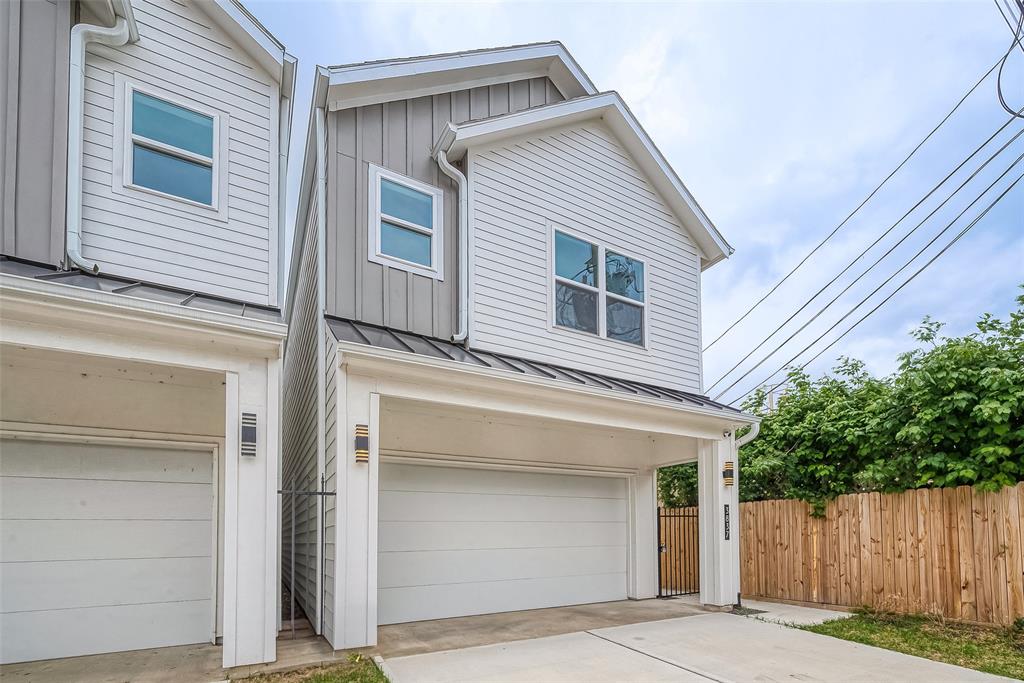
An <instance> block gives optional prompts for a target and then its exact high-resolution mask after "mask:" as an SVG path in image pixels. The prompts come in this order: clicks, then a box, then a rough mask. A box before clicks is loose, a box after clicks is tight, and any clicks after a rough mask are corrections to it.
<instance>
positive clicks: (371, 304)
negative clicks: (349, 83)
mask: <svg viewBox="0 0 1024 683" xmlns="http://www.w3.org/2000/svg"><path fill="white" fill-rule="evenodd" d="M562 99H564V98H563V97H562V95H561V94H560V93H559V92H558V90H557V89H556V88H555V87H554V85H553V84H552V83H551V82H550V80H548V79H547V78H534V79H527V80H521V81H515V82H512V83H505V84H500V85H492V86H488V87H480V88H473V89H472V90H459V91H456V92H453V93H444V94H440V95H433V96H427V97H419V98H415V99H410V100H398V101H395V102H387V103H384V104H377V105H372V106H365V107H357V108H353V109H344V110H341V111H335V112H332V113H331V114H330V120H329V122H328V128H329V134H328V145H327V146H328V178H329V179H330V180H329V182H328V210H327V221H328V229H327V273H326V274H327V312H328V313H329V314H333V315H336V316H340V317H343V318H349V319H356V320H362V321H365V322H368V323H373V324H377V325H385V326H387V327H392V328H396V329H400V330H410V331H413V332H417V333H420V334H426V335H430V336H434V337H441V338H447V337H450V336H451V335H452V333H453V332H454V326H455V321H456V317H457V298H458V290H457V277H456V274H457V272H458V268H457V263H456V254H457V249H458V240H457V234H456V221H457V211H456V209H457V206H456V205H457V201H458V199H457V195H456V192H455V185H454V183H453V182H452V181H451V180H450V179H449V178H448V177H447V176H445V175H444V174H443V173H441V171H440V169H439V168H438V165H437V163H436V162H435V161H434V160H433V159H432V158H431V157H430V150H431V147H432V146H433V143H434V141H435V140H436V139H437V136H438V135H439V133H440V132H441V130H442V129H443V127H444V126H445V125H446V124H447V123H448V122H449V121H453V122H455V123H461V122H464V121H468V120H473V119H481V118H487V117H489V116H496V115H498V114H505V113H508V112H510V111H519V110H522V109H527V108H530V107H536V106H540V105H543V104H549V103H552V102H559V101H561V100H562ZM371 163H373V164H377V165H380V166H383V167H384V168H387V169H390V170H392V171H396V172H398V173H402V174H404V175H407V176H410V177H412V178H414V179H415V180H419V181H421V182H424V183H427V184H429V185H433V186H435V187H440V188H442V189H443V190H444V227H443V230H444V235H443V246H444V257H443V261H444V280H443V281H439V280H435V279H432V278H430V277H426V276H422V275H413V274H410V273H407V272H405V271H403V270H398V269H395V268H391V267H388V266H384V265H381V264H378V263H372V262H370V261H369V259H368V258H367V239H368V230H367V226H368V224H369V219H368V217H367V212H368V195H369V189H368V182H369V164H371Z"/></svg>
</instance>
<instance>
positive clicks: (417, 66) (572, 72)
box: [329, 42, 597, 111]
mask: <svg viewBox="0 0 1024 683" xmlns="http://www.w3.org/2000/svg"><path fill="white" fill-rule="evenodd" d="M329 70H330V74H331V76H330V86H331V89H330V102H329V108H330V109H331V110H332V111H336V110H338V109H348V108H351V107H360V106H367V105H370V104H378V103H380V102H388V101H392V100H396V99H409V98H413V97H423V96H427V95H436V94H438V93H444V92H450V91H452V90H455V89H459V90H462V89H467V88H475V87H482V86H487V85H495V84H498V83H507V82H510V81H515V80H520V79H525V78H538V77H543V76H546V77H548V78H550V79H551V81H552V83H554V84H555V87H557V88H558V90H559V91H560V92H561V93H562V95H563V97H565V98H566V99H572V98H575V97H580V96H584V95H592V94H594V93H596V92H597V89H596V88H595V87H594V84H593V83H592V82H591V80H590V78H589V77H588V76H587V75H586V74H585V73H584V72H583V70H582V69H581V68H580V66H579V64H577V62H576V60H575V59H573V58H572V55H570V54H569V52H568V51H567V50H566V49H565V46H563V45H562V44H561V43H557V42H555V43H543V44H540V45H526V46H521V47H509V48H495V49H493V50H479V51H473V52H459V53H453V54H448V55H436V56H430V57H417V58H412V59H396V60H390V61H383V62H368V63H365V64H354V65H351V66H337V67H330V69H329Z"/></svg>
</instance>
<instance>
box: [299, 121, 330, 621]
mask: <svg viewBox="0 0 1024 683" xmlns="http://www.w3.org/2000/svg"><path fill="white" fill-rule="evenodd" d="M315 117H316V267H317V277H316V375H317V376H316V389H317V391H316V394H317V397H316V398H317V400H316V415H317V420H316V426H317V428H316V444H317V454H316V463H317V468H316V469H317V478H318V479H317V481H315V482H313V486H314V488H316V489H317V490H320V482H321V481H322V478H323V477H324V476H325V475H326V473H327V464H326V453H325V451H326V448H327V425H326V417H327V416H326V414H325V413H326V412H327V405H326V404H327V386H326V384H327V381H326V374H327V373H326V370H327V359H326V358H324V355H325V353H326V350H327V339H326V335H327V326H326V322H325V320H324V313H325V312H326V309H327V233H326V231H327V114H326V112H325V111H324V108H323V107H317V108H316V112H315ZM316 501H317V505H316V513H317V520H322V519H323V518H324V497H323V496H317V497H316ZM323 533H324V529H323V524H321V523H320V522H319V521H318V522H317V531H316V535H317V539H316V541H317V542H316V563H317V566H316V569H317V571H316V625H315V626H314V628H313V630H314V632H315V633H316V634H317V635H323V631H324V629H323V625H324V624H323V617H324V605H323V602H324V601H323V597H324V589H323V580H324V573H323V571H321V569H322V568H323V560H324V558H323V548H324V543H323ZM292 581H293V582H294V579H292Z"/></svg>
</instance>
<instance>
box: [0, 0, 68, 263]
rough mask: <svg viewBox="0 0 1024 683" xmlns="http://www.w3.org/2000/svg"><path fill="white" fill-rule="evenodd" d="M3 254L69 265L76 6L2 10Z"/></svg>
mask: <svg viewBox="0 0 1024 683" xmlns="http://www.w3.org/2000/svg"><path fill="white" fill-rule="evenodd" d="M0 27H2V28H0V35H2V40H0V248H2V250H3V253H4V254H6V255H8V256H16V257H19V258H24V259H28V260H31V261H38V262H41V263H49V264H52V265H57V264H58V263H60V261H61V260H62V259H63V258H64V195H65V191H66V185H65V166H66V160H67V106H68V105H67V101H68V40H69V36H70V30H71V3H68V2H59V1H57V0H40V1H37V2H3V3H0Z"/></svg>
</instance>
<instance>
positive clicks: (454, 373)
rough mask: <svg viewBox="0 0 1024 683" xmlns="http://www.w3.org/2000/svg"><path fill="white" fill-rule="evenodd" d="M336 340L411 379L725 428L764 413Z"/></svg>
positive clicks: (344, 353)
mask: <svg viewBox="0 0 1024 683" xmlns="http://www.w3.org/2000/svg"><path fill="white" fill-rule="evenodd" d="M335 341H337V343H338V350H339V355H340V356H341V358H342V361H343V362H344V363H347V364H348V365H349V366H350V367H364V366H365V367H367V368H370V369H372V367H373V366H375V365H379V364H380V363H389V364H393V365H394V366H395V367H396V368H399V369H401V372H402V373H403V374H404V376H408V377H410V379H411V376H412V372H413V368H418V369H420V370H422V371H426V372H431V371H432V372H434V373H436V374H434V375H433V379H434V380H435V381H436V382H437V383H438V384H441V383H443V382H444V380H445V379H446V378H454V377H471V378H477V379H480V380H485V381H490V382H492V383H493V382H501V383H506V384H505V385H504V386H506V387H511V386H517V387H524V386H525V387H527V390H528V391H536V390H538V389H549V390H555V391H557V392H564V394H565V395H566V396H575V397H585V398H592V399H603V400H611V401H617V402H621V403H622V404H628V405H630V406H634V407H641V408H650V409H652V410H668V411H671V412H672V413H674V414H677V415H687V416H691V417H696V418H700V419H703V420H709V421H711V422H713V423H715V424H716V425H717V426H719V427H721V428H723V429H724V428H728V429H737V428H739V427H744V426H748V425H752V424H755V423H760V422H761V418H760V417H758V416H756V415H751V414H749V413H740V412H738V413H734V414H725V413H722V412H721V411H719V410H714V409H709V408H701V407H700V406H691V405H687V404H684V403H680V402H677V401H668V400H664V399H658V398H651V397H646V396H639V395H633V394H626V393H624V392H621V391H614V390H611V389H602V388H599V387H592V386H590V385H579V386H575V385H570V384H567V383H566V382H565V381H564V380H557V379H549V378H546V377H536V376H534V375H524V374H522V373H518V372H513V371H511V370H500V369H496V368H488V367H482V366H479V365H474V364H471V363H462V362H459V361H449V360H443V359H440V358H432V357H429V356H422V355H418V354H412V353H409V352H407V351H395V350H392V349H383V348H380V347H374V346H367V345H365V344H358V343H355V342H348V341H340V340H338V339H337V338H335ZM403 368H404V369H403ZM491 386H492V387H493V388H500V387H501V385H498V384H492V385H491ZM530 388H532V389H530Z"/></svg>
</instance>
